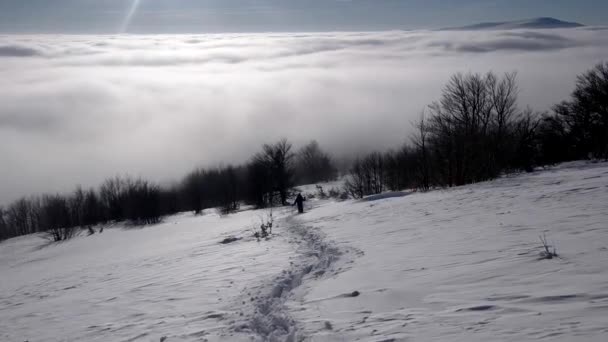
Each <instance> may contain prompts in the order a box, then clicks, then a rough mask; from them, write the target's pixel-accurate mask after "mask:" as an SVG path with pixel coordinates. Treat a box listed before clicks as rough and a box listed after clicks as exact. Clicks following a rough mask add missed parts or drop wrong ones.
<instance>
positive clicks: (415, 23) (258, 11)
mask: <svg viewBox="0 0 608 342" xmlns="http://www.w3.org/2000/svg"><path fill="white" fill-rule="evenodd" d="M132 9H134V10H133V11H132ZM131 12H132V14H131V15H129V13H131ZM606 14H608V2H607V1H605V0H577V1H573V0H450V1H445V0H53V1H49V0H2V1H1V2H0V32H5V33H80V34H82V33H95V34H100V33H104V34H107V33H117V32H124V31H127V32H132V33H209V32H267V31H283V32H285V31H335V30H386V29H420V28H440V27H445V26H459V25H466V24H471V23H475V22H479V21H502V20H515V19H527V18H533V17H547V16H548V17H556V18H560V19H563V20H569V21H577V22H581V23H584V24H587V25H605V24H608V21H607V20H608V19H607V18H608V16H607V15H606ZM127 17H129V20H127V21H128V22H127V23H126V22H125V19H126V18H127Z"/></svg>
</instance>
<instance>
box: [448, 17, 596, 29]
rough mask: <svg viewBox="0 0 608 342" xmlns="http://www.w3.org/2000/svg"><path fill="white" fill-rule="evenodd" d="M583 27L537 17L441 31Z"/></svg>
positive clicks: (577, 24) (572, 23) (549, 18)
mask: <svg viewBox="0 0 608 342" xmlns="http://www.w3.org/2000/svg"><path fill="white" fill-rule="evenodd" d="M582 26H584V25H582V24H579V23H574V22H568V21H562V20H559V19H555V18H551V17H539V18H533V19H526V20H517V21H504V22H485V23H479V24H474V25H469V26H462V27H450V28H444V29H442V30H450V31H477V30H516V29H556V28H574V27H582Z"/></svg>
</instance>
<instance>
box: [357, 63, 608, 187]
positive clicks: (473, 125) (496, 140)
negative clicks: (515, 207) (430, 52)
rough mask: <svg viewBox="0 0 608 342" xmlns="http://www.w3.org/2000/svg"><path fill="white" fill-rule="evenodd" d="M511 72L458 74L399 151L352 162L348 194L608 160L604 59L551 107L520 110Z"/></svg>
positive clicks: (465, 181)
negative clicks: (578, 161) (549, 110)
mask: <svg viewBox="0 0 608 342" xmlns="http://www.w3.org/2000/svg"><path fill="white" fill-rule="evenodd" d="M517 95H518V88H517V82H516V75H515V74H514V73H507V74H505V75H503V76H498V75H496V74H494V73H492V72H489V73H487V74H485V75H482V74H466V75H464V74H456V75H454V76H452V78H451V79H450V80H449V81H448V83H447V85H446V86H445V87H444V89H443V92H442V95H441V98H440V99H439V100H438V101H435V102H433V103H432V104H431V105H430V106H429V109H428V111H427V112H426V113H423V115H422V117H421V119H420V120H419V121H418V122H416V123H415V128H416V133H415V134H414V135H413V136H412V137H411V139H410V141H409V142H408V143H406V144H405V145H404V146H403V147H401V148H400V149H399V150H397V151H389V152H387V153H384V154H380V153H371V154H368V155H367V156H364V157H362V158H358V159H357V160H355V162H354V163H353V166H352V167H351V170H350V173H349V175H348V177H347V179H346V182H345V189H346V190H347V191H348V192H349V193H350V194H351V195H352V196H353V197H359V198H360V197H363V196H366V195H370V194H376V193H380V192H382V191H384V190H385V189H391V190H396V189H404V188H417V189H421V190H428V189H430V188H432V187H450V186H458V185H463V184H469V183H474V182H479V181H485V180H489V179H493V178H496V177H497V176H499V175H500V174H501V173H507V172H513V171H519V170H523V171H528V172H529V171H532V170H533V168H534V167H535V166H538V165H547V164H554V163H558V162H563V161H568V160H575V159H587V158H602V159H605V160H606V159H608V63H603V64H598V65H597V66H595V67H594V68H593V69H591V70H589V71H587V72H586V73H584V74H583V75H581V76H579V77H578V79H577V83H576V89H575V90H574V92H573V93H572V95H571V99H570V100H567V101H564V102H562V103H560V104H558V105H556V106H555V107H554V108H553V112H552V113H536V112H534V111H532V110H531V109H524V110H522V109H520V108H519V106H518V104H517Z"/></svg>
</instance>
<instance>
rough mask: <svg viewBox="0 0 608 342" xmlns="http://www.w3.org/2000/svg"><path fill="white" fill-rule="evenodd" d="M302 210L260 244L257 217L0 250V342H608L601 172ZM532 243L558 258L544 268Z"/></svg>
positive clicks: (185, 220)
mask: <svg viewBox="0 0 608 342" xmlns="http://www.w3.org/2000/svg"><path fill="white" fill-rule="evenodd" d="M304 188H306V189H308V188H310V191H314V189H315V187H314V186H310V187H308V188H307V187H304ZM326 190H327V189H326ZM396 194H401V195H399V196H397V195H396ZM404 195H407V196H404ZM306 203H307V212H306V213H305V214H301V215H297V214H295V212H294V210H293V208H280V209H275V211H274V212H273V214H274V215H275V217H276V218H277V221H276V225H275V227H274V228H273V233H274V234H273V236H272V237H271V238H270V239H268V240H262V241H257V240H256V239H255V238H253V237H252V235H253V234H252V229H254V227H256V226H259V224H260V220H261V218H262V217H263V216H264V215H266V214H267V211H255V210H248V211H243V212H240V213H237V214H234V215H229V216H225V217H220V216H218V215H217V214H215V213H213V212H207V213H206V214H205V215H204V216H199V217H195V216H193V215H192V214H187V213H185V214H180V215H177V216H173V217H169V218H167V219H166V220H165V222H164V223H163V224H160V225H156V226H150V227H144V228H141V229H128V228H127V227H123V226H120V225H117V226H115V227H112V228H106V229H105V230H104V232H103V233H102V234H95V235H92V236H80V237H78V238H76V239H74V240H71V241H68V242H65V243H62V244H51V243H47V242H45V241H44V240H43V239H41V238H40V237H39V236H26V237H21V238H16V239H12V240H9V241H5V242H2V243H0V274H2V278H1V280H0V340H2V341H25V340H29V341H30V342H34V341H160V340H161V338H162V337H166V342H171V341H201V340H208V341H251V340H252V339H253V340H255V341H300V340H309V341H357V340H360V341H488V340H490V341H531V340H551V341H573V340H576V341H605V340H606V338H607V337H608V269H607V267H606V260H607V258H608V164H606V163H595V164H593V163H584V162H577V163H569V164H563V165H560V166H559V167H555V168H550V169H547V170H540V171H537V172H534V173H530V174H520V175H513V176H506V177H503V178H500V179H498V180H495V181H492V182H485V183H479V184H475V185H471V186H464V187H459V188H454V189H449V190H436V191H431V192H428V193H406V192H403V193H395V194H392V195H391V194H389V195H384V196H377V198H374V200H373V201H369V200H368V201H355V200H348V201H335V200H318V199H309V201H307V202H306ZM543 234H544V235H545V236H546V238H547V240H548V241H549V242H550V243H551V244H552V245H554V246H555V247H556V248H557V253H558V255H559V257H558V258H554V259H551V260H542V259H540V258H539V253H540V252H541V250H542V248H541V246H540V240H539V236H541V235H543ZM228 236H235V237H238V238H242V239H240V240H237V241H234V242H232V243H229V244H221V243H220V242H221V241H222V240H223V239H225V238H226V237H228Z"/></svg>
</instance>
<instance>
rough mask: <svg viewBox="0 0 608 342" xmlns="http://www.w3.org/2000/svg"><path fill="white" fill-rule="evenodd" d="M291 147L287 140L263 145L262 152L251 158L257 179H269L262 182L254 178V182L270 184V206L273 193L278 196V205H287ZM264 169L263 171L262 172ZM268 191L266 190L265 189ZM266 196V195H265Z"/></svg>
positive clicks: (292, 156) (291, 173)
mask: <svg viewBox="0 0 608 342" xmlns="http://www.w3.org/2000/svg"><path fill="white" fill-rule="evenodd" d="M291 149H292V145H291V143H289V142H288V141H287V139H281V140H280V141H278V142H276V143H274V144H265V145H264V146H263V147H262V152H259V153H258V154H256V155H255V156H254V158H253V164H254V165H255V168H258V169H259V170H253V171H255V172H256V174H258V176H259V177H264V176H265V177H269V178H270V179H268V180H266V181H264V180H262V179H259V178H258V177H256V181H260V182H261V184H264V185H266V184H268V183H270V184H271V188H270V191H271V193H270V194H269V195H270V198H271V199H270V204H272V203H273V198H274V195H275V193H276V194H278V196H279V199H280V203H281V204H282V205H287V197H288V191H289V189H290V188H291V187H292V186H293V184H294V183H293V176H294V170H293V160H294V154H293V153H292V152H291ZM262 169H265V171H262ZM265 190H268V189H265ZM267 195H268V194H267Z"/></svg>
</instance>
